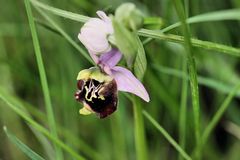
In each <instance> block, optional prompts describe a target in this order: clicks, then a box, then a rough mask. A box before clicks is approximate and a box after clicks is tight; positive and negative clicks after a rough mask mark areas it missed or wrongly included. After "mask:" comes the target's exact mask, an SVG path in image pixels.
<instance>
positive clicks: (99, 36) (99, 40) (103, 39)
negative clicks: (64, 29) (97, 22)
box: [78, 28, 111, 53]
mask: <svg viewBox="0 0 240 160" xmlns="http://www.w3.org/2000/svg"><path fill="white" fill-rule="evenodd" d="M78 39H79V40H80V41H81V42H82V44H83V45H84V46H85V47H86V48H87V49H88V50H91V51H93V52H96V53H102V52H106V51H109V50H110V48H111V46H110V44H109V43H108V40H107V36H106V34H104V33H102V32H99V31H98V30H96V29H94V28H83V29H82V30H81V33H79V35H78Z"/></svg>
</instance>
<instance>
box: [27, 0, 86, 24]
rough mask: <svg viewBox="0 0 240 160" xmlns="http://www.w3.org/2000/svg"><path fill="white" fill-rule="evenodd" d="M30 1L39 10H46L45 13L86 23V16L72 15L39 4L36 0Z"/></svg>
mask: <svg viewBox="0 0 240 160" xmlns="http://www.w3.org/2000/svg"><path fill="white" fill-rule="evenodd" d="M30 1H31V3H32V4H33V5H34V6H37V7H39V8H42V9H44V10H47V11H49V12H51V13H53V14H55V15H58V16H61V17H65V18H68V19H71V20H74V21H79V22H86V21H87V20H88V19H89V17H87V16H83V15H80V14H76V13H72V12H69V11H65V10H62V9H58V8H55V7H52V6H49V5H47V4H44V3H41V2H39V1H37V0H30Z"/></svg>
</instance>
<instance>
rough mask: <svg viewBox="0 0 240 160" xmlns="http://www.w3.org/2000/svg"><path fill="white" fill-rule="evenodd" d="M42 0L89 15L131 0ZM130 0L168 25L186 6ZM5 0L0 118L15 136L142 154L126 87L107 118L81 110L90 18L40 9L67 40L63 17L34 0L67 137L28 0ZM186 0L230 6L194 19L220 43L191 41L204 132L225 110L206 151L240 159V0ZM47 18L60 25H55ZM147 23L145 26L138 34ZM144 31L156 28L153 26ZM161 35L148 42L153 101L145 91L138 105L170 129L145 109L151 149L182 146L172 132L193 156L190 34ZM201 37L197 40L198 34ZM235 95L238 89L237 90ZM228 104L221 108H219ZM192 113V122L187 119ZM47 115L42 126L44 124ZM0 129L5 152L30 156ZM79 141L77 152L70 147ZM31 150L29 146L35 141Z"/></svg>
mask: <svg viewBox="0 0 240 160" xmlns="http://www.w3.org/2000/svg"><path fill="white" fill-rule="evenodd" d="M41 2H43V3H45V4H48V5H50V6H54V7H56V8H61V9H64V10H67V11H71V12H74V13H78V14H81V15H85V16H90V17H95V16H96V14H95V12H96V11H97V10H105V11H106V12H107V13H113V12H114V10H115V8H116V7H118V6H119V5H120V4H121V3H123V2H125V1H118V0H115V1H94V0H90V1H88V0H71V1H69V0H68V1H67V0H61V1H60V0H55V1H41ZM132 2H134V3H135V4H137V5H138V7H139V8H140V9H141V10H142V11H143V12H144V13H145V14H146V15H148V16H159V17H162V18H163V20H164V26H163V28H165V27H168V26H170V25H171V24H173V23H175V22H179V21H180V20H181V18H179V17H181V16H180V14H179V13H178V12H176V8H181V5H179V4H175V1H170V0H158V1H157V0H142V1H132ZM0 4H1V5H0V13H1V14H0V97H1V100H0V125H1V126H4V125H5V126H7V128H8V130H9V131H11V132H10V133H11V134H13V136H14V135H15V136H16V137H18V139H19V140H21V141H22V142H23V143H24V144H26V145H27V146H29V147H30V148H31V149H32V150H34V151H35V152H36V153H38V154H39V155H41V156H42V157H43V158H45V159H55V154H56V152H55V151H54V149H55V147H54V144H56V146H60V147H62V146H64V147H67V148H65V149H63V157H64V159H74V158H73V157H74V156H73V154H75V153H77V154H79V155H80V157H78V158H79V159H81V157H84V159H104V160H107V159H109V160H110V159H114V160H115V159H119V160H123V159H136V149H135V148H136V147H135V138H134V127H135V123H134V116H133V114H134V113H133V105H132V102H131V101H130V100H129V99H128V98H127V97H126V96H125V95H124V94H122V93H120V94H119V96H120V100H119V107H118V111H117V112H115V113H114V114H113V115H112V116H110V117H109V118H107V119H103V120H99V119H98V118H96V117H95V116H94V115H92V116H81V115H79V113H78V111H79V108H81V107H82V106H81V104H79V103H77V102H76V101H75V100H74V92H75V90H76V76H77V73H78V72H79V71H80V70H82V69H85V68H89V67H91V66H92V64H91V63H89V61H88V60H87V59H86V58H85V57H84V56H83V55H82V54H81V53H82V52H84V51H85V49H84V47H83V46H82V45H81V44H80V42H79V40H78V39H77V34H78V32H79V29H80V27H81V26H82V24H83V23H81V22H78V21H74V20H69V19H67V18H61V17H59V16H56V15H54V14H52V13H50V12H47V11H46V10H42V11H43V13H44V14H47V16H49V17H50V18H51V19H52V20H54V22H55V23H56V24H57V26H60V27H61V28H62V29H63V30H62V31H64V33H65V34H66V35H67V36H69V37H70V38H71V39H72V41H70V43H69V40H67V38H66V36H62V35H61V33H62V32H60V33H59V32H56V31H55V29H57V28H56V26H54V25H52V23H50V22H49V21H47V20H46V19H45V18H44V17H43V16H41V14H39V12H38V10H36V9H35V8H34V7H33V6H32V10H33V15H34V18H35V22H36V21H37V23H36V28H37V35H38V39H39V44H40V48H41V56H42V59H43V64H44V66H45V71H46V77H47V81H48V87H46V88H45V89H47V90H48V89H49V93H50V98H51V105H52V109H53V114H54V119H55V122H56V125H54V126H56V128H57V131H58V138H59V139H56V137H54V135H53V134H51V133H50V132H49V131H51V130H52V129H53V127H50V126H51V125H49V124H51V123H49V121H48V119H49V114H47V113H49V112H47V110H46V105H45V99H44V96H46V94H43V91H42V86H41V80H40V76H39V70H38V63H37V61H36V57H35V52H34V47H33V41H32V37H31V32H30V28H29V25H28V17H27V14H26V10H25V5H24V1H22V0H20V1H19V0H18V1H17V0H9V1H6V2H5V1H3V0H0ZM182 4H184V5H183V6H184V8H185V12H186V15H187V17H193V16H197V15H201V14H205V13H208V12H214V11H222V12H218V13H216V17H219V18H218V21H216V20H214V21H213V20H208V21H207V19H208V18H209V17H211V16H210V15H207V16H205V17H204V18H203V20H204V21H207V22H201V23H194V24H191V25H190V29H189V30H190V33H191V37H192V38H195V39H200V40H204V41H209V42H213V43H214V44H211V45H205V46H201V45H200V47H191V50H190V52H191V53H192V55H193V56H194V57H195V63H196V71H197V74H198V82H199V86H198V87H199V104H200V110H199V112H198V114H199V115H200V119H199V128H200V131H199V132H200V137H202V135H204V133H205V132H206V128H207V126H208V125H209V124H211V123H210V122H211V120H212V118H213V117H217V116H214V115H216V113H218V114H219V115H220V116H219V120H218V118H216V122H213V123H216V127H215V125H213V126H212V127H211V128H212V129H213V130H212V132H210V136H209V139H208V140H207V141H206V143H205V144H204V145H203V146H202V149H201V153H200V154H201V158H202V159H211V160H212V159H229V160H238V159H239V157H240V153H239V149H240V141H239V139H240V107H239V103H240V102H239V99H238V97H239V95H240V92H238V89H235V90H234V89H233V88H234V87H235V86H237V85H238V83H239V80H240V77H239V60H238V58H239V56H240V51H239V49H237V48H239V45H240V38H239V35H240V30H239V28H240V24H239V20H240V10H239V9H238V8H239V7H240V2H239V1H238V0H211V1H208V0H194V1H187V0H185V1H184V2H183V3H182ZM176 6H177V7H176ZM175 7H176V8H175ZM229 9H231V11H234V12H233V13H234V14H231V15H230V16H229V17H231V18H229V19H230V20H223V19H224V17H225V16H226V15H227V14H228V12H227V11H226V10H229ZM232 9H235V10H232ZM215 19H216V18H215ZM43 24H44V25H43ZM46 25H47V26H50V27H52V28H53V29H54V31H52V30H51V29H49V28H47V27H46ZM143 32H144V30H143V31H142V32H141V33H140V35H141V34H142V33H143ZM146 33H149V34H150V32H149V31H147V32H146ZM154 33H155V32H154ZM167 33H170V34H173V35H174V36H175V38H176V35H181V36H184V34H183V32H182V28H181V27H177V28H176V29H173V30H170V31H168V32H167ZM149 37H151V36H149ZM158 37H160V39H154V40H153V41H150V42H149V43H147V44H145V45H144V47H145V52H146V56H147V62H148V66H147V71H146V73H145V77H144V80H143V83H144V85H145V86H146V88H147V90H148V91H149V94H150V98H151V101H150V103H144V102H142V101H140V102H138V103H137V105H140V106H142V108H143V109H144V110H146V111H147V112H144V115H145V117H148V116H146V115H148V114H149V115H151V117H150V118H154V119H155V120H156V121H157V122H158V123H159V124H161V126H162V127H163V128H164V129H165V130H166V131H167V132H166V134H164V133H165V132H163V131H161V128H160V131H161V133H160V132H159V131H158V130H157V129H156V127H155V126H153V125H152V123H150V122H153V121H148V119H146V118H144V124H145V128H144V130H145V133H146V142H147V145H146V148H147V151H148V155H147V156H148V159H154V160H155V159H156V160H158V159H160V158H161V159H173V160H175V159H178V158H179V157H180V156H179V153H180V152H181V151H180V152H178V151H179V150H178V151H177V150H176V149H175V147H176V145H174V146H175V147H173V145H171V143H169V142H172V141H171V140H173V139H174V140H175V141H176V142H178V143H179V142H180V144H181V149H184V150H185V151H186V153H188V155H190V156H191V155H192V153H193V152H194V148H195V147H196V141H195V124H194V110H193V107H192V98H191V87H190V86H188V87H186V86H187V85H189V83H188V82H187V78H188V77H187V73H186V59H187V58H186V55H187V50H185V48H184V46H185V47H186V46H187V45H188V44H186V45H181V44H179V43H173V42H170V41H171V40H169V39H170V38H171V36H170V35H169V34H167V37H165V38H164V36H162V35H161V34H159V33H158ZM173 38H174V37H173ZM186 38H187V37H186ZM145 39H146V37H141V40H142V41H144V40H145ZM192 42H193V43H195V42H194V41H192ZM215 43H218V44H224V45H226V46H224V47H222V48H220V49H218V50H217V49H216V47H215V49H211V50H209V49H208V47H209V46H210V48H211V47H212V48H214V45H216V44H215ZM196 44H197V45H199V44H200V42H196ZM74 45H75V47H74ZM227 46H229V47H234V48H235V49H236V51H235V52H234V54H231V53H233V52H231V51H229V50H227ZM76 48H77V49H76ZM224 49H225V50H226V51H225V50H224ZM226 53H227V54H226ZM186 84H187V85H186ZM230 93H231V94H230ZM227 96H229V97H228V99H226V100H228V101H225V103H223V101H224V99H225V98H226V97H227ZM231 97H234V99H233V100H232V99H231ZM6 102H8V103H6ZM220 106H221V108H223V109H222V110H219V108H220ZM222 106H223V107H222ZM184 107H186V111H184ZM225 108H226V109H227V110H226V111H225ZM217 111H218V112H217ZM221 112H222V113H223V115H222V116H221V114H220V113H221ZM19 115H20V116H19ZM180 115H183V116H180ZM24 117H25V118H24ZM26 117H27V118H29V119H26ZM50 117H51V114H50ZM184 118H185V119H186V123H184ZM33 120H34V122H32V121H33ZM35 122H37V124H35ZM39 124H40V125H41V126H40V127H36V126H38V125H39ZM153 124H154V123H153ZM156 126H157V125H156ZM161 126H160V127H161ZM41 127H44V128H41ZM45 128H46V129H45ZM158 129H159V126H158ZM48 130H49V131H48ZM7 133H8V132H7ZM162 133H163V134H162ZM205 134H206V133H205ZM166 135H167V136H168V135H170V136H171V137H172V138H173V139H171V140H169V138H167V139H166ZM0 137H1V141H0V159H4V160H5V159H6V160H8V159H19V160H22V159H28V158H27V156H25V154H24V153H23V152H22V151H21V150H19V148H23V146H22V145H17V146H20V147H19V148H18V147H16V146H15V145H13V143H12V142H11V140H12V139H13V142H16V140H15V139H14V138H12V139H11V138H7V135H6V134H5V133H4V130H3V129H1V130H0ZM8 137H9V136H8ZM10 137H11V135H10ZM171 137H170V138H171ZM184 139H185V140H186V141H185V142H184ZM59 140H61V141H60V142H59ZM181 140H182V141H181ZM52 142H55V143H52ZM184 143H185V145H184ZM184 146H185V147H184ZM57 148H58V147H57ZM72 151H73V152H74V153H72V154H71V153H70V152H72ZM27 152H28V153H30V151H29V149H27ZM69 153H70V154H69ZM57 155H58V156H59V157H58V159H61V153H60V154H57ZM193 157H194V156H193ZM75 158H76V157H75Z"/></svg>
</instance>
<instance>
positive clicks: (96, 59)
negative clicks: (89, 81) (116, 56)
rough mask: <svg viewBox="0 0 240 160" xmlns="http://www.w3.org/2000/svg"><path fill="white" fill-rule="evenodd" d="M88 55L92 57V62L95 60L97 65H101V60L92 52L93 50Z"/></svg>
mask: <svg viewBox="0 0 240 160" xmlns="http://www.w3.org/2000/svg"><path fill="white" fill-rule="evenodd" d="M88 53H89V55H90V56H91V58H92V60H93V61H94V62H95V63H96V64H98V63H99V58H98V56H97V55H96V53H95V52H93V51H91V50H88Z"/></svg>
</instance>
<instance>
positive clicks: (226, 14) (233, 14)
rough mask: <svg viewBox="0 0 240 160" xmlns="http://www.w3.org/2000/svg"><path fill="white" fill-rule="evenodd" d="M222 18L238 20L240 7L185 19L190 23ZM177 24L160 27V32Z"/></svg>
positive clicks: (168, 29)
mask: <svg viewBox="0 0 240 160" xmlns="http://www.w3.org/2000/svg"><path fill="white" fill-rule="evenodd" d="M223 20H240V9H229V10H221V11H215V12H209V13H204V14H199V15H196V16H194V17H190V18H188V19H187V20H186V21H187V23H189V24H192V23H199V22H210V21H223ZM179 26H181V23H180V22H177V23H174V24H172V25H170V26H168V27H166V28H164V29H162V32H167V31H170V30H172V29H174V28H177V27H179Z"/></svg>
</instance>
